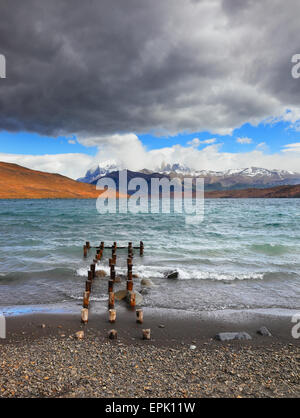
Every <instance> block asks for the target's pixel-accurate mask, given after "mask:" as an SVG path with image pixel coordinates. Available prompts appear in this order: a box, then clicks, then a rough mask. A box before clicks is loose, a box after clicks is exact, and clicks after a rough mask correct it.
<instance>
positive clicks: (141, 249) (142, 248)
mask: <svg viewBox="0 0 300 418" xmlns="http://www.w3.org/2000/svg"><path fill="white" fill-rule="evenodd" d="M142 255H144V244H143V241H140V256H142Z"/></svg>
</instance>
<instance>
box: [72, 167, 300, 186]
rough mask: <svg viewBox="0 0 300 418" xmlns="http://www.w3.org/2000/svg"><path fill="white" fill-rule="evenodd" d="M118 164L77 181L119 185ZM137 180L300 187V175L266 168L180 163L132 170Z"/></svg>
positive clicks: (131, 175) (89, 172) (96, 169)
mask: <svg viewBox="0 0 300 418" xmlns="http://www.w3.org/2000/svg"><path fill="white" fill-rule="evenodd" d="M121 169H122V168H121V167H118V165H117V164H116V162H114V161H106V162H105V163H103V164H101V165H98V166H97V167H94V168H92V169H90V170H88V171H87V173H86V175H85V176H84V177H82V178H79V179H78V180H77V181H79V182H83V183H90V184H96V183H97V181H98V180H99V179H100V178H101V177H110V178H113V179H114V180H115V181H117V178H118V175H119V171H120V170H121ZM133 177H142V178H144V179H145V180H146V181H147V182H148V183H150V180H151V178H152V177H159V178H162V177H167V178H169V179H172V178H174V177H179V178H181V179H183V178H184V177H193V178H197V177H202V178H204V184H205V190H207V191H210V190H211V191H214V190H216V191H220V190H235V189H245V188H267V187H276V186H285V185H295V184H300V173H296V172H293V171H287V170H276V169H274V170H268V169H266V168H259V167H249V168H242V169H229V170H225V171H213V170H193V169H191V168H189V167H187V166H184V165H181V164H179V163H175V164H172V165H171V164H163V165H162V166H161V167H159V168H157V169H156V170H148V169H143V170H140V171H131V170H128V180H130V179H131V178H133Z"/></svg>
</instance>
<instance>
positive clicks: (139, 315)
mask: <svg viewBox="0 0 300 418" xmlns="http://www.w3.org/2000/svg"><path fill="white" fill-rule="evenodd" d="M135 313H136V322H137V323H138V324H142V323H143V321H144V313H143V309H137V310H136V311H135Z"/></svg>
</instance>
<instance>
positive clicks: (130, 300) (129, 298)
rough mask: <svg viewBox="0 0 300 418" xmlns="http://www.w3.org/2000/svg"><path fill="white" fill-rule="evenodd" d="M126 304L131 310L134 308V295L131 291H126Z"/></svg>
mask: <svg viewBox="0 0 300 418" xmlns="http://www.w3.org/2000/svg"><path fill="white" fill-rule="evenodd" d="M127 283H128V282H127ZM128 302H129V306H130V307H131V308H134V307H135V293H134V292H133V291H128Z"/></svg>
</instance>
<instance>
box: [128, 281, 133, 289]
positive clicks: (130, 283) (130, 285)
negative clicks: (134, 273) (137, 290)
mask: <svg viewBox="0 0 300 418" xmlns="http://www.w3.org/2000/svg"><path fill="white" fill-rule="evenodd" d="M127 290H128V291H132V290H133V281H132V280H127Z"/></svg>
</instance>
